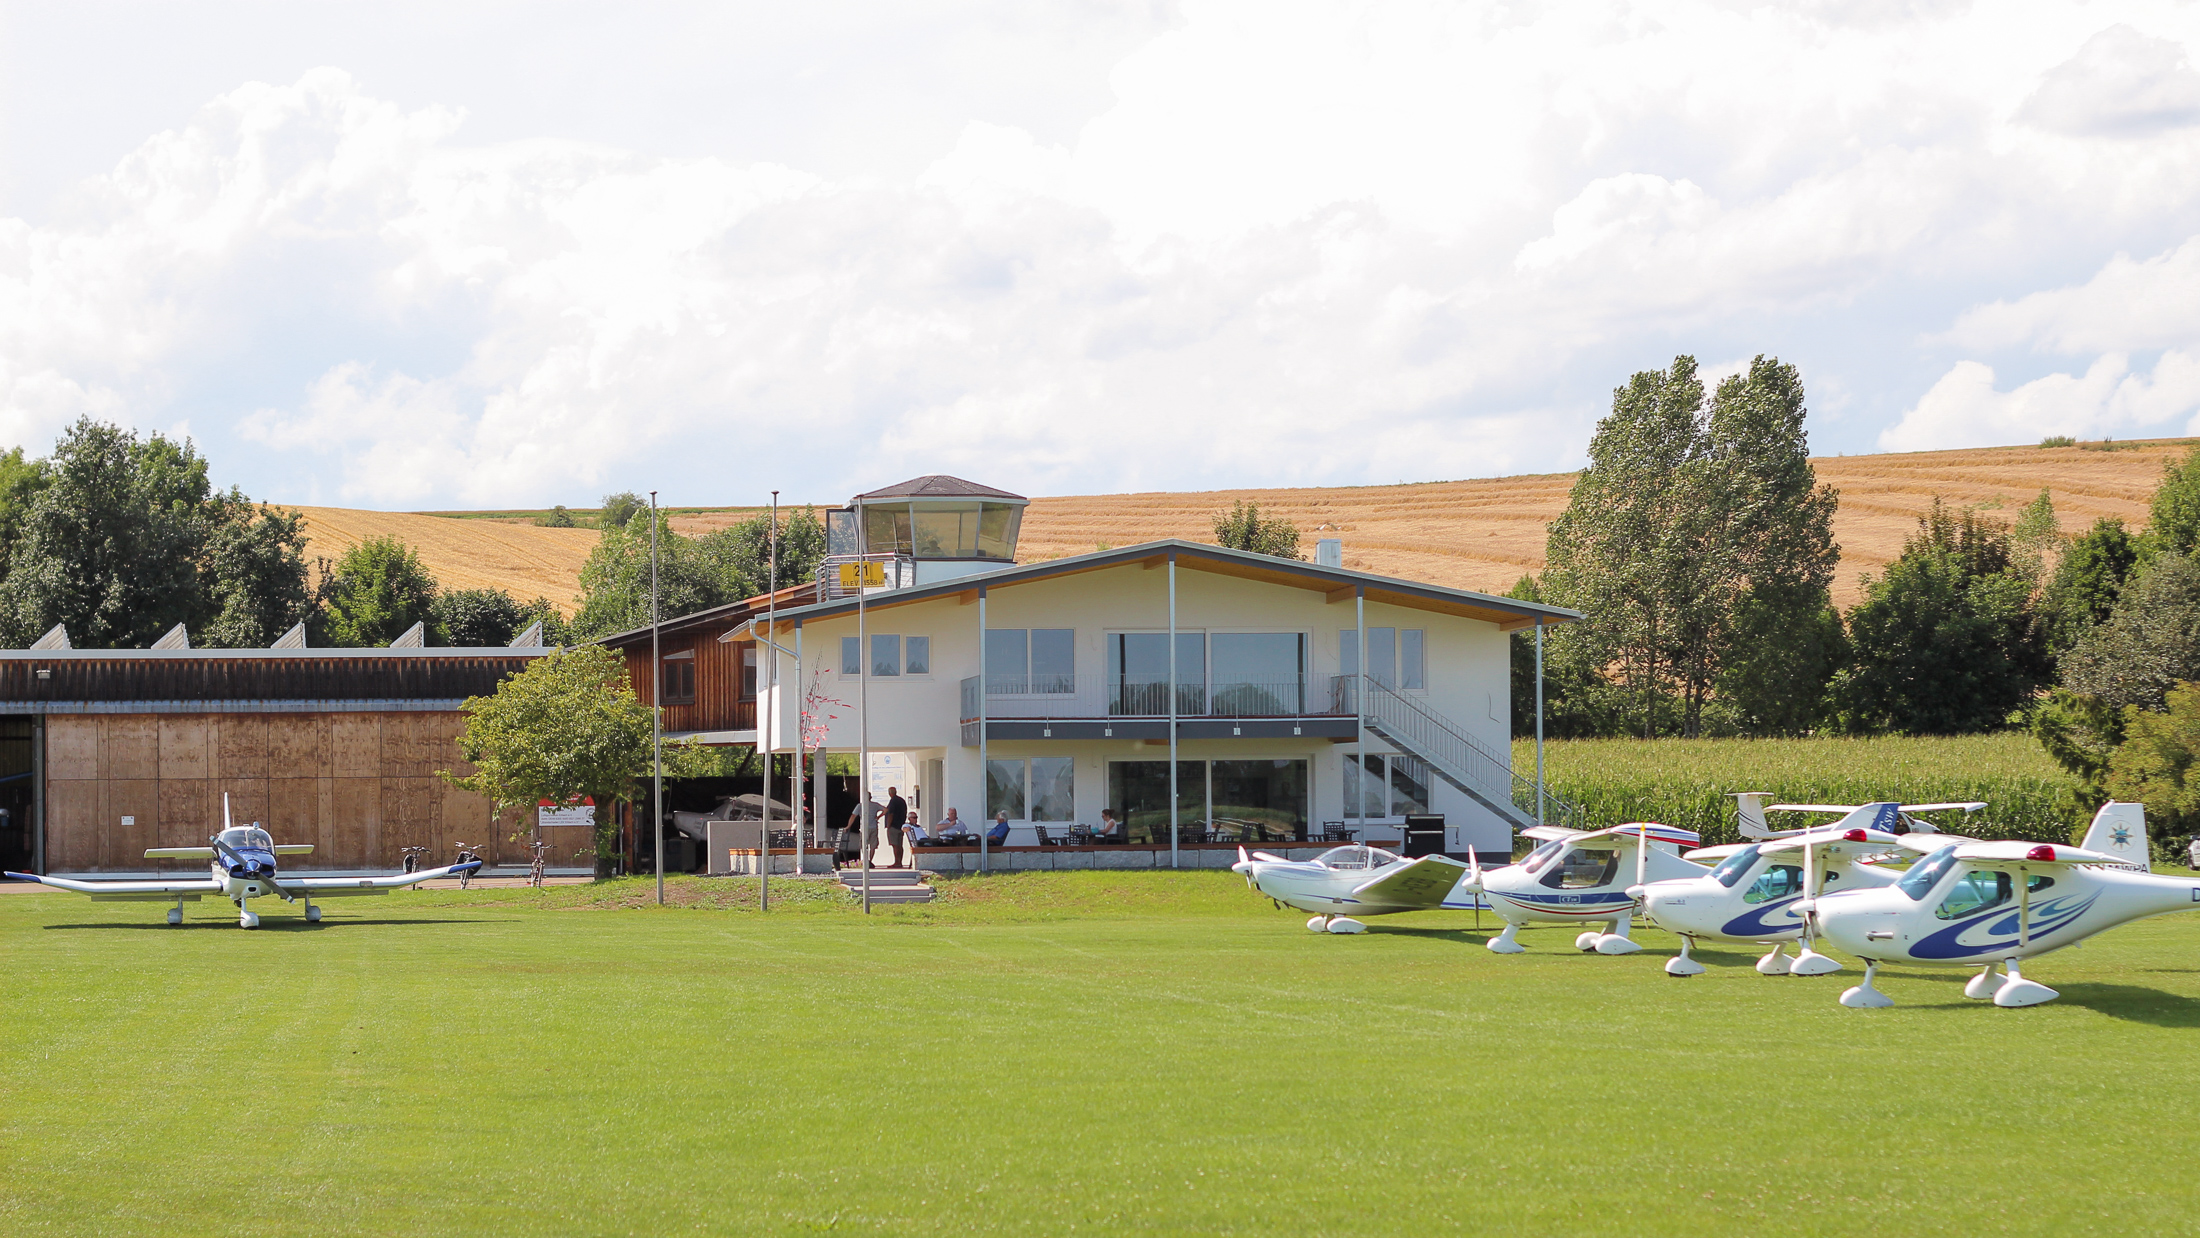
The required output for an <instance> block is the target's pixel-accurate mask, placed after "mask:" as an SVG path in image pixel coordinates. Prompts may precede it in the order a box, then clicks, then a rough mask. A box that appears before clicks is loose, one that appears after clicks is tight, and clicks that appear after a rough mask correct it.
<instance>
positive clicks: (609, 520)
mask: <svg viewBox="0 0 2200 1238" xmlns="http://www.w3.org/2000/svg"><path fill="white" fill-rule="evenodd" d="M648 510H649V504H647V503H645V502H643V501H642V496H640V495H638V494H636V493H634V492H633V491H632V490H621V491H620V492H619V493H617V494H607V495H605V496H603V502H602V503H600V504H598V505H597V508H596V527H597V528H599V529H623V528H625V527H626V522H627V521H629V520H632V519H633V518H634V517H635V516H637V515H639V514H641V513H643V512H646V511H648Z"/></svg>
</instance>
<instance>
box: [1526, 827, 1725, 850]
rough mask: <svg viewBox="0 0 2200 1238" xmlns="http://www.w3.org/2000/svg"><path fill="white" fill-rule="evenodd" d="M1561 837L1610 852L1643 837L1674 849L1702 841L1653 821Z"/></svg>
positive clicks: (1691, 834)
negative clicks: (1622, 844) (1621, 844)
mask: <svg viewBox="0 0 2200 1238" xmlns="http://www.w3.org/2000/svg"><path fill="white" fill-rule="evenodd" d="M1520 832H1521V833H1523V834H1526V833H1528V831H1527V830H1522V831H1520ZM1563 837H1564V838H1565V839H1566V840H1567V841H1568V842H1571V843H1573V844H1574V845H1575V846H1577V847H1587V848H1588V849H1589V850H1591V851H1610V850H1612V849H1613V848H1614V847H1617V846H1619V845H1620V843H1622V842H1633V841H1634V840H1635V839H1637V838H1643V837H1648V838H1649V840H1650V841H1651V842H1653V843H1666V844H1668V845H1671V846H1675V847H1691V848H1693V847H1694V846H1695V845H1696V844H1697V843H1700V842H1702V841H1703V835H1701V834H1699V833H1697V832H1696V831H1694V830H1684V829H1682V828H1680V827H1679V826H1673V825H1660V824H1658V823H1657V822H1655V821H1630V822H1628V823H1627V824H1626V825H1614V826H1609V827H1606V828H1605V829H1601V830H1591V831H1589V832H1588V833H1586V834H1580V833H1568V834H1566V835H1563Z"/></svg>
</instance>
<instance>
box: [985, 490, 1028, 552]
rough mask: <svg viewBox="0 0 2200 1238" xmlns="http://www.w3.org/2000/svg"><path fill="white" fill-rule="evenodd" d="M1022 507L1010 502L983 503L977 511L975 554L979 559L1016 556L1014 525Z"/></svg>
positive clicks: (1021, 513)
mask: <svg viewBox="0 0 2200 1238" xmlns="http://www.w3.org/2000/svg"><path fill="white" fill-rule="evenodd" d="M1021 523H1023V509H1022V508H1020V507H1017V506H1015V505H1014V504H1011V503H983V504H980V505H979V512H978V544H977V555H978V557H979V558H981V559H1013V558H1015V557H1016V526H1017V525H1019V524H1021Z"/></svg>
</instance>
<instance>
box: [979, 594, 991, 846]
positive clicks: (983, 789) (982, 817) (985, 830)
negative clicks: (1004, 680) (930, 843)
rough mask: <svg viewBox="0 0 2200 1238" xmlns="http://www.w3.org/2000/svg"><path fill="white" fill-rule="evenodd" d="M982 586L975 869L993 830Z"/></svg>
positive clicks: (980, 602) (980, 599) (980, 597)
mask: <svg viewBox="0 0 2200 1238" xmlns="http://www.w3.org/2000/svg"><path fill="white" fill-rule="evenodd" d="M985 672H986V662H985V586H984V585H979V586H978V820H979V821H980V822H981V823H982V824H981V825H980V826H979V828H978V871H979V872H981V873H982V872H984V871H986V860H987V858H988V857H989V856H990V855H991V850H990V847H989V844H988V842H987V838H988V837H989V836H990V835H991V833H992V832H993V814H992V813H990V812H987V811H986V809H988V808H991V807H992V805H991V804H989V803H987V802H986V801H987V799H988V798H989V797H990V796H991V795H992V794H993V766H992V765H991V764H989V763H988V762H987V760H986V740H987V739H988V738H990V737H989V736H988V735H987V734H986V732H987V731H988V730H990V729H991V727H990V725H989V724H988V723H987V721H986V689H987V688H988V687H989V686H990V685H989V684H988V683H987V682H986V677H985Z"/></svg>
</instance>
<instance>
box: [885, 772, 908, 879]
mask: <svg viewBox="0 0 2200 1238" xmlns="http://www.w3.org/2000/svg"><path fill="white" fill-rule="evenodd" d="M907 824H909V801H908V800H905V799H903V798H901V788H900V787H888V788H886V837H887V839H888V840H889V841H891V842H892V843H893V847H894V867H895V868H900V867H902V850H901V847H902V833H901V827H903V826H905V825H907Z"/></svg>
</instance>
